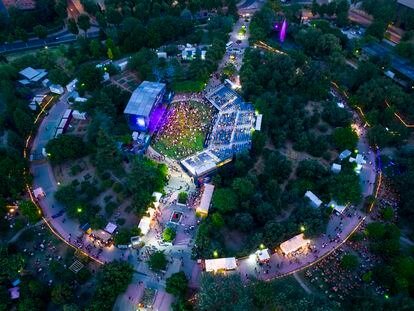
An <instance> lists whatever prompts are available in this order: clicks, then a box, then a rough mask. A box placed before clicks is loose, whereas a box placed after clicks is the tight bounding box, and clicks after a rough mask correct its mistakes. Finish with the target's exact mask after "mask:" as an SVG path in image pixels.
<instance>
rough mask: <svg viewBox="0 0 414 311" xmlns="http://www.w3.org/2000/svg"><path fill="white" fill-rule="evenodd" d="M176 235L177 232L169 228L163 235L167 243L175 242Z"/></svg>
mask: <svg viewBox="0 0 414 311" xmlns="http://www.w3.org/2000/svg"><path fill="white" fill-rule="evenodd" d="M176 235H177V233H176V232H175V230H174V229H173V228H170V227H168V228H166V229H165V230H164V232H163V233H162V238H163V240H164V241H165V242H172V241H174V239H175V236H176Z"/></svg>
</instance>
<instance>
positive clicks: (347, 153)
mask: <svg viewBox="0 0 414 311" xmlns="http://www.w3.org/2000/svg"><path fill="white" fill-rule="evenodd" d="M351 154H352V152H351V151H349V150H348V149H345V150H344V151H342V152H341V154H340V155H339V159H340V160H341V161H342V160H343V159H346V158H347V157H349V156H350V155H351Z"/></svg>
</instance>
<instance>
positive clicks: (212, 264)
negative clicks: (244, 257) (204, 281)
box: [205, 257, 237, 272]
mask: <svg viewBox="0 0 414 311" xmlns="http://www.w3.org/2000/svg"><path fill="white" fill-rule="evenodd" d="M205 267H206V271H207V272H215V271H220V270H225V271H227V270H234V269H236V268H237V261H236V258H235V257H229V258H217V259H206V260H205Z"/></svg>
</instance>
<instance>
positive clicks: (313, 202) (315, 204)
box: [305, 191, 322, 208]
mask: <svg viewBox="0 0 414 311" xmlns="http://www.w3.org/2000/svg"><path fill="white" fill-rule="evenodd" d="M305 198H308V199H309V200H310V201H311V205H312V206H313V207H315V208H317V207H319V206H321V204H322V201H321V200H320V199H319V198H318V197H317V196H316V195H315V194H314V193H313V192H312V191H306V193H305Z"/></svg>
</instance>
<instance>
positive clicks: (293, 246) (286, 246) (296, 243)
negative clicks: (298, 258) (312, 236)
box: [280, 233, 310, 254]
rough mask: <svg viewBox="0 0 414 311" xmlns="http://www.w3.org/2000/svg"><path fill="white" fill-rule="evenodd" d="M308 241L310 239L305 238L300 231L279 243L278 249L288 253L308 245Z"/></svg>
mask: <svg viewBox="0 0 414 311" xmlns="http://www.w3.org/2000/svg"><path fill="white" fill-rule="evenodd" d="M309 243H310V240H307V239H305V238H304V235H303V233H301V234H298V235H296V236H294V237H293V238H291V239H290V240H287V241H285V242H283V243H282V244H280V249H281V250H282V252H283V253H284V254H290V253H292V252H294V251H297V250H298V249H300V248H302V247H304V246H306V245H308V244H309Z"/></svg>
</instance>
